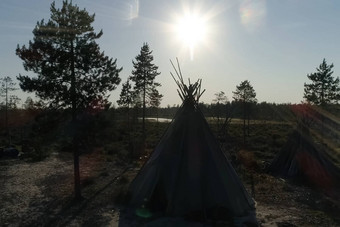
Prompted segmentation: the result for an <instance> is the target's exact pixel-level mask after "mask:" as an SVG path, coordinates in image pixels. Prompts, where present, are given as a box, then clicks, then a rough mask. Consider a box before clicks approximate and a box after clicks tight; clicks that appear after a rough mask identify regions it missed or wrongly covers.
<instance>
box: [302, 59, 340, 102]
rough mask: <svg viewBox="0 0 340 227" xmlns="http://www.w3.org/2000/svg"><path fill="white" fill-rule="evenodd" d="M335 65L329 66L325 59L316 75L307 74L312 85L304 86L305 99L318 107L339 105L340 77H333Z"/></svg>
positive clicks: (317, 69)
mask: <svg viewBox="0 0 340 227" xmlns="http://www.w3.org/2000/svg"><path fill="white" fill-rule="evenodd" d="M333 67H334V65H333V64H331V65H327V62H326V60H325V59H323V61H322V63H321V64H320V66H319V67H318V68H316V71H317V72H315V73H311V74H307V77H308V79H310V80H311V81H312V83H310V84H307V83H305V84H304V95H303V97H304V98H305V99H306V100H307V101H308V102H310V103H312V104H316V105H325V104H331V103H338V102H339V100H340V82H339V77H337V78H334V77H333V76H332V74H333V71H332V68H333Z"/></svg>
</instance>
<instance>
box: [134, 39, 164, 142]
mask: <svg viewBox="0 0 340 227" xmlns="http://www.w3.org/2000/svg"><path fill="white" fill-rule="evenodd" d="M135 60H136V61H132V64H133V67H134V69H133V70H132V76H131V80H132V81H133V82H134V83H135V86H134V89H135V91H136V92H137V93H139V94H141V97H142V104H143V123H142V130H143V137H144V138H143V139H145V110H146V103H147V100H148V99H149V98H150V96H151V95H152V93H154V92H155V90H156V89H157V87H159V86H160V84H159V83H156V82H155V78H156V76H158V75H159V74H160V73H159V72H158V71H157V70H158V66H156V65H155V64H153V63H152V61H153V56H152V51H151V50H150V48H149V45H148V44H147V43H144V44H143V46H142V48H141V50H140V54H138V55H137V56H136V58H135Z"/></svg>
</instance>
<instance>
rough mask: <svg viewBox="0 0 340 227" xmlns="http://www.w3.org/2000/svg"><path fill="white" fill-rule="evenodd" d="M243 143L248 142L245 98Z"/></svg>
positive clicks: (244, 103)
mask: <svg viewBox="0 0 340 227" xmlns="http://www.w3.org/2000/svg"><path fill="white" fill-rule="evenodd" d="M243 143H244V144H245V143H246V101H245V100H243Z"/></svg>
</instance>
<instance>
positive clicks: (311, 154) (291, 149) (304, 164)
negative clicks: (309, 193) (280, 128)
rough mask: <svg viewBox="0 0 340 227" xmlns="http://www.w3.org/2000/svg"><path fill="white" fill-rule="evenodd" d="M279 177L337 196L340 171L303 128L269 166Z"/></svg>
mask: <svg viewBox="0 0 340 227" xmlns="http://www.w3.org/2000/svg"><path fill="white" fill-rule="evenodd" d="M269 171H270V172H271V173H272V174H273V175H276V176H280V177H283V178H293V179H299V180H303V181H306V182H308V183H309V184H312V185H314V186H316V187H318V188H321V189H324V190H326V191H327V192H330V193H333V192H334V190H337V188H338V187H339V183H340V170H339V168H337V167H336V166H335V165H334V164H333V163H332V161H331V160H330V159H329V157H328V155H327V154H326V153H325V152H324V151H323V150H321V149H318V148H317V145H316V144H315V143H314V142H313V140H312V138H311V136H310V134H309V130H308V129H307V128H306V127H301V126H300V127H299V128H297V129H296V130H294V132H293V133H292V134H291V135H290V137H289V139H288V141H287V143H286V145H285V146H284V147H283V148H282V150H281V151H280V152H279V153H278V154H277V156H276V157H275V158H274V159H273V161H272V162H271V164H270V166H269Z"/></svg>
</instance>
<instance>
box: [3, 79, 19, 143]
mask: <svg viewBox="0 0 340 227" xmlns="http://www.w3.org/2000/svg"><path fill="white" fill-rule="evenodd" d="M0 83H1V84H0V86H1V87H0V96H1V97H3V98H4V101H2V102H1V105H2V106H4V109H5V127H6V136H7V139H8V141H7V142H8V143H9V144H10V143H11V136H10V132H9V126H8V110H10V109H16V107H17V104H18V103H19V102H20V99H19V98H18V96H16V95H13V94H11V93H12V92H13V91H15V90H18V88H16V87H15V85H16V84H15V83H14V82H13V80H12V78H11V77H9V76H6V77H4V78H0Z"/></svg>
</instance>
